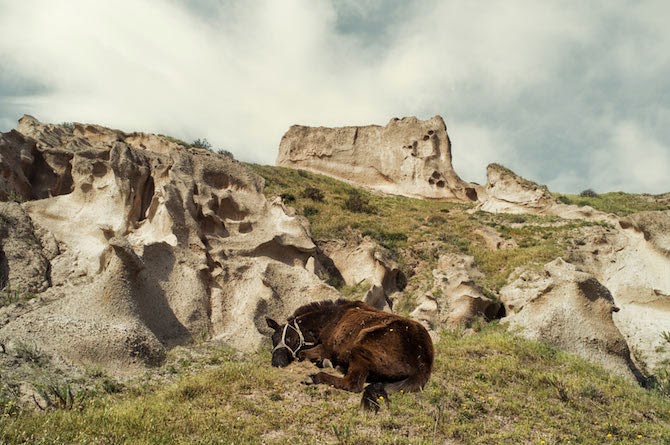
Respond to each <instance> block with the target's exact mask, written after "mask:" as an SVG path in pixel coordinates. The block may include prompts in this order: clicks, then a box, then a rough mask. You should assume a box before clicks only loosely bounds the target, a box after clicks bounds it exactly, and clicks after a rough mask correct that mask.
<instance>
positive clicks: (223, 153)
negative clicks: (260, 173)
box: [216, 148, 235, 159]
mask: <svg viewBox="0 0 670 445" xmlns="http://www.w3.org/2000/svg"><path fill="white" fill-rule="evenodd" d="M216 153H217V154H219V155H221V156H224V157H226V158H230V159H235V155H233V154H232V153H231V152H229V151H228V150H224V149H223V148H217V149H216Z"/></svg>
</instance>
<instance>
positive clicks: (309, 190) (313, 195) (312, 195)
mask: <svg viewBox="0 0 670 445" xmlns="http://www.w3.org/2000/svg"><path fill="white" fill-rule="evenodd" d="M300 196H302V197H303V198H309V199H311V200H312V201H316V202H323V198H324V197H325V195H324V194H323V192H322V191H321V190H319V189H318V188H316V187H305V189H304V190H303V191H302V193H301V194H300Z"/></svg>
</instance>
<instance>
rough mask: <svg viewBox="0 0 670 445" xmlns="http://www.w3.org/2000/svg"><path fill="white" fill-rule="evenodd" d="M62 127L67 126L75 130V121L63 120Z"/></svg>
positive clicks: (70, 129) (68, 128)
mask: <svg viewBox="0 0 670 445" xmlns="http://www.w3.org/2000/svg"><path fill="white" fill-rule="evenodd" d="M61 127H63V128H65V129H66V130H68V131H72V130H74V122H63V123H62V124H61Z"/></svg>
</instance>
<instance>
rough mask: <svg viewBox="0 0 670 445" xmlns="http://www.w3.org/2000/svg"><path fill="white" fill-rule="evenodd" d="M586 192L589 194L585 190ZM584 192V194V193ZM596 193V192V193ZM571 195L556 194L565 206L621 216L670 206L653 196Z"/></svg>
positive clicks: (627, 194) (623, 194)
mask: <svg viewBox="0 0 670 445" xmlns="http://www.w3.org/2000/svg"><path fill="white" fill-rule="evenodd" d="M584 192H587V190H585V191H584ZM584 192H582V193H584ZM594 193H595V192H594ZM588 195H590V194H589V193H587V195H584V196H582V195H581V194H580V195H569V194H554V196H556V198H557V199H558V200H559V201H560V202H562V203H563V204H568V205H578V206H585V205H588V206H591V207H593V208H594V209H596V210H600V211H601V212H605V213H614V214H615V215H619V216H626V215H630V214H631V213H635V212H643V211H647V210H669V209H670V205H667V204H661V203H660V202H658V201H657V200H656V199H654V197H653V196H652V195H637V194H634V193H623V192H613V193H600V194H595V196H588Z"/></svg>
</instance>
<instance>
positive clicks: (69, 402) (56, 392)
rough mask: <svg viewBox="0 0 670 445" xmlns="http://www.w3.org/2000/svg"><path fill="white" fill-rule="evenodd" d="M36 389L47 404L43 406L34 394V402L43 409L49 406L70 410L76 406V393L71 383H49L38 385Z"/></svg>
mask: <svg viewBox="0 0 670 445" xmlns="http://www.w3.org/2000/svg"><path fill="white" fill-rule="evenodd" d="M35 390H36V391H37V394H38V395H39V396H40V398H41V399H42V400H43V402H44V403H45V405H44V406H42V404H41V403H40V402H39V401H38V400H37V397H35V396H33V402H35V405H37V407H38V408H39V409H40V410H42V411H44V410H46V409H47V408H58V409H66V410H69V409H72V408H74V406H75V395H74V393H73V392H72V386H71V385H70V384H69V383H66V384H56V383H48V384H45V385H37V386H36V387H35Z"/></svg>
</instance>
